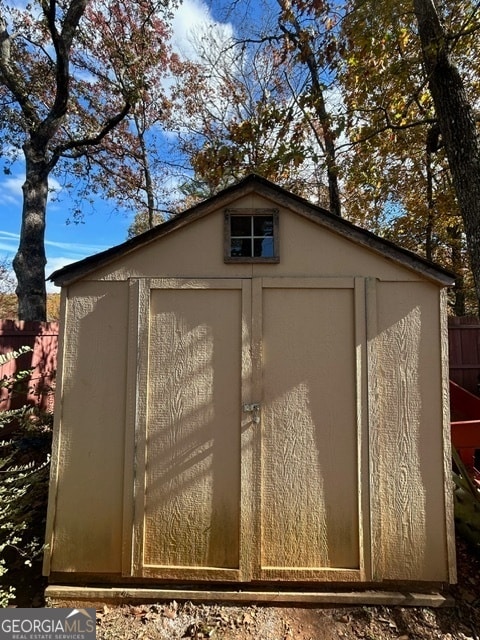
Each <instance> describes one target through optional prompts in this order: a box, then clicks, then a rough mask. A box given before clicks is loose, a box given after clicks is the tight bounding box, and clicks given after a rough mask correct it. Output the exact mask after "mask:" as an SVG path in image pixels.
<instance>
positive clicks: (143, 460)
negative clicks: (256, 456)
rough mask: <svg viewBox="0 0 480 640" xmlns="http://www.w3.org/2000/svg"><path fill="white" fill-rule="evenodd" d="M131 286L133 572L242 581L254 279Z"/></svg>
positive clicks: (148, 282)
mask: <svg viewBox="0 0 480 640" xmlns="http://www.w3.org/2000/svg"><path fill="white" fill-rule="evenodd" d="M136 286H137V291H138V306H137V308H138V314H137V316H136V317H137V318H138V321H137V322H136V324H137V332H136V333H137V335H136V338H137V340H136V342H137V349H138V353H139V361H138V368H137V379H136V388H137V394H136V395H137V397H136V403H135V405H136V407H135V414H136V417H135V421H136V427H135V428H136V434H135V440H136V442H137V451H136V472H135V476H136V477H135V482H134V486H135V513H134V533H133V539H132V543H133V544H132V547H131V549H132V551H133V554H132V556H131V557H132V559H133V565H132V566H131V567H130V572H131V573H133V574H134V575H141V576H145V577H148V576H152V577H153V576H155V577H161V578H167V579H168V578H173V579H175V578H179V579H219V580H222V579H223V580H239V579H242V578H244V577H245V575H244V574H245V569H246V568H245V567H241V564H240V558H241V555H242V554H241V546H242V542H243V540H242V539H244V538H245V537H246V535H248V532H246V531H245V523H248V518H243V519H242V521H243V523H242V524H241V510H243V511H244V510H245V508H246V505H245V500H248V497H247V496H246V495H245V494H243V495H242V483H241V478H242V464H245V463H247V461H248V458H249V457H248V455H247V456H244V457H243V458H242V455H241V451H242V449H243V448H244V446H245V445H246V443H245V442H243V443H242V429H241V420H242V415H241V406H242V401H243V400H244V397H247V396H246V395H245V394H248V389H246V388H245V387H246V386H248V384H249V383H248V380H249V368H250V364H249V358H250V349H249V345H250V337H249V333H250V327H249V318H250V316H251V313H250V308H249V305H250V281H249V280H203V281H202V280H194V281H192V280H188V281H187V280H174V279H169V280H147V281H139V282H138V283H137V285H136ZM132 306H135V303H134V304H133V305H132ZM242 459H243V462H242ZM242 503H243V507H242ZM246 510H247V511H248V507H247V508H246Z"/></svg>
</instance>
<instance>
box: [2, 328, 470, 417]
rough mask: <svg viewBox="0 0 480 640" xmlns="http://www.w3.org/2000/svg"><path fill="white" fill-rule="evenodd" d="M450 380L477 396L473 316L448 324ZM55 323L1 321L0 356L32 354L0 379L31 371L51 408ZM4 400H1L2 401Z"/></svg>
mask: <svg viewBox="0 0 480 640" xmlns="http://www.w3.org/2000/svg"><path fill="white" fill-rule="evenodd" d="M448 324H449V349H450V378H451V380H453V381H454V382H455V383H456V384H458V385H459V386H461V387H463V388H464V389H466V390H467V391H470V393H474V394H476V395H480V388H479V383H480V320H479V319H478V318H476V317H464V318H456V317H450V318H449V321H448ZM57 344H58V322H16V321H13V320H3V321H0V354H1V353H7V352H9V351H17V350H18V349H20V347H22V346H24V345H28V346H30V347H32V349H33V352H31V353H27V354H25V355H23V356H21V357H20V358H18V359H17V360H12V361H11V362H9V363H8V364H6V365H3V366H1V367H0V377H1V378H3V377H4V376H8V375H9V374H11V373H14V372H15V371H22V370H24V369H30V368H33V369H34V372H33V375H32V378H31V390H30V392H29V393H28V396H27V398H28V401H29V402H31V403H34V404H40V405H41V406H43V407H44V408H49V409H51V408H53V394H51V393H50V394H48V395H44V394H42V393H41V391H42V389H43V390H45V389H46V388H48V387H49V386H51V385H52V384H53V383H54V373H55V369H56V362H57ZM5 397H6V391H5V389H2V390H0V408H1V409H5V408H6V406H5V400H4V399H5ZM2 399H3V401H2Z"/></svg>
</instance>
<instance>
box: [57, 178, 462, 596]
mask: <svg viewBox="0 0 480 640" xmlns="http://www.w3.org/2000/svg"><path fill="white" fill-rule="evenodd" d="M51 279H52V280H54V282H55V283H56V284H58V285H61V286H62V320H61V333H60V353H59V359H58V388H57V398H56V407H57V410H56V414H55V438H54V449H53V455H52V476H51V490H50V499H49V512H48V523H47V545H48V546H47V551H46V554H45V564H44V568H45V574H47V575H49V582H50V585H51V586H50V587H49V588H48V589H47V595H49V596H50V597H51V598H52V599H53V600H54V601H62V598H66V599H68V597H69V594H70V596H71V598H78V597H79V596H81V595H82V594H84V595H85V594H89V596H91V595H92V593H93V594H94V595H95V594H97V595H98V594H100V595H102V594H103V597H106V595H108V594H115V593H116V594H123V596H125V595H127V596H128V595H129V594H130V595H132V594H135V593H143V598H144V599H145V597H146V594H148V593H157V594H158V593H165V591H162V589H167V588H168V589H174V590H175V589H176V590H177V592H182V590H183V592H185V593H189V591H188V589H190V588H193V587H192V585H194V586H195V588H196V589H198V590H199V591H200V592H202V589H209V592H212V589H213V590H216V591H215V592H216V593H229V594H230V595H231V594H232V593H234V592H235V593H237V594H242V593H243V594H244V597H248V595H247V596H245V593H247V594H249V593H254V592H257V591H258V592H259V591H262V592H264V593H268V592H270V591H271V590H272V589H273V590H276V591H278V592H283V591H290V592H292V593H293V592H294V591H295V590H296V589H300V590H303V592H304V594H305V593H307V592H308V593H310V594H312V593H313V592H317V593H321V592H324V591H325V590H330V591H332V590H333V591H336V592H337V593H339V594H340V592H344V591H345V590H346V589H350V590H351V589H353V588H359V587H360V588H362V589H364V590H365V588H366V587H367V586H368V587H371V586H372V585H374V586H376V587H377V588H382V589H385V588H386V586H387V585H392V584H393V585H396V587H398V585H407V587H408V588H410V587H411V586H412V585H416V587H417V588H418V585H420V586H421V587H422V588H423V586H425V588H426V589H427V588H431V586H432V585H441V584H447V583H449V582H454V581H455V550H454V535H453V514H452V498H451V489H452V488H451V458H450V437H449V406H448V361H447V319H446V293H445V291H446V287H447V286H449V285H451V284H452V283H453V279H452V275H451V274H450V273H449V272H447V271H445V270H444V269H442V268H440V267H438V266H436V265H433V264H432V263H430V262H428V261H426V260H424V259H423V258H421V257H419V256H417V255H414V254H412V253H410V252H408V251H405V250H403V249H401V248H399V247H398V246H396V245H394V244H392V243H390V242H388V241H386V240H383V239H381V238H379V237H376V236H375V235H373V234H371V233H369V232H367V231H365V230H362V229H360V228H358V227H356V226H354V225H352V224H350V223H349V222H347V221H345V220H343V219H340V218H338V217H336V216H334V215H332V214H330V213H329V212H328V211H325V210H323V209H321V208H319V207H317V206H314V205H312V204H310V203H309V202H307V201H306V200H304V199H302V198H299V197H297V196H295V195H292V194H291V193H289V192H287V191H285V190H283V189H281V188H279V187H278V186H276V185H274V184H272V183H270V182H268V181H266V180H265V179H263V178H259V177H258V176H254V175H252V176H249V177H247V178H246V179H244V180H243V181H241V182H240V183H238V184H237V185H235V186H233V187H230V188H228V189H226V190H225V191H223V192H221V193H219V194H218V195H216V196H215V197H213V198H211V199H209V200H207V201H205V202H203V203H201V204H199V205H196V206H194V207H193V208H191V209H189V210H188V211H186V212H184V213H182V214H181V215H179V216H178V217H176V218H174V219H172V220H169V221H168V222H166V223H164V224H162V225H160V226H158V227H156V228H155V229H153V230H151V231H148V232H147V233H144V234H143V235H141V236H138V237H136V238H134V239H131V240H129V241H127V242H125V243H124V244H121V245H119V246H116V247H113V248H112V249H109V250H107V251H104V252H103V253H100V254H98V255H95V256H92V257H89V258H86V259H85V260H82V261H80V262H77V263H75V264H72V265H70V266H67V267H65V268H63V269H60V270H59V271H56V272H55V273H54V274H53V275H52V276H51ZM89 585H90V586H91V585H95V586H94V587H92V588H91V589H90V590H89ZM187 585H188V588H187ZM102 587H105V588H106V589H107V591H105V590H103V591H102ZM82 589H83V590H84V591H82ZM92 589H93V590H92ZM95 589H96V591H95ZM138 590H140V591H138ZM141 590H143V591H141ZM145 590H146V591H145ZM155 590H157V591H155ZM159 590H160V591H159ZM192 593H193V591H192ZM72 594H76V595H72ZM89 596H88V597H89ZM85 597H86V598H87V599H88V597H87V595H85ZM304 597H306V598H307V600H308V599H309V598H308V597H307V596H304ZM339 597H340V599H341V595H340V596H339Z"/></svg>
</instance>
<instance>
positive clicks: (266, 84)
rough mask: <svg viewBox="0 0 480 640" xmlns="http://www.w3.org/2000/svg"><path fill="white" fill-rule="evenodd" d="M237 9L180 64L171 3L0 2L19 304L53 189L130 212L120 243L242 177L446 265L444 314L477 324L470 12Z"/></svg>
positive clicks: (40, 257)
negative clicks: (20, 204) (54, 176)
mask: <svg viewBox="0 0 480 640" xmlns="http://www.w3.org/2000/svg"><path fill="white" fill-rule="evenodd" d="M251 1H252V0H245V2H244V3H228V2H226V3H224V4H223V5H221V6H223V9H224V10H225V11H226V12H227V13H226V16H227V17H226V21H227V19H228V21H230V24H231V25H233V26H232V28H226V27H225V26H223V27H222V26H221V25H212V24H210V25H209V26H208V27H207V28H205V29H203V30H200V31H197V32H196V33H195V35H194V37H193V38H192V43H191V48H190V50H191V52H192V53H191V54H190V55H189V56H183V57H182V56H181V55H180V54H179V52H174V51H173V47H172V45H171V44H170V37H171V34H172V31H171V27H170V26H169V25H170V23H171V19H172V16H173V10H174V9H175V5H174V4H172V3H169V2H168V1H164V2H155V1H154V0H135V2H126V1H125V0H124V1H123V2H113V1H112V0H91V1H90V2H89V1H88V0H84V1H80V0H70V2H67V1H66V0H62V1H60V0H57V1H54V0H50V1H49V2H47V0H36V1H35V2H34V3H33V4H32V6H31V7H30V8H29V9H28V10H26V11H21V10H18V9H16V8H15V6H14V4H13V2H12V3H10V2H5V0H0V10H1V12H0V16H1V20H3V22H2V27H1V30H2V31H3V37H2V38H1V40H0V114H1V115H2V116H3V118H2V120H1V123H2V124H1V125H0V126H2V127H3V132H4V134H5V135H4V143H5V145H6V146H7V147H8V149H9V151H10V153H11V152H14V153H17V154H18V153H20V152H23V153H24V155H25V159H26V172H27V173H26V175H27V179H26V182H25V187H24V193H25V204H24V213H23V221H24V223H23V226H24V230H23V231H22V240H21V245H20V248H19V253H18V254H17V257H16V259H15V264H16V270H17V274H18V273H20V274H22V270H23V271H25V270H26V264H27V258H25V256H26V255H28V256H30V257H29V258H28V260H31V259H32V256H33V258H34V259H33V261H32V262H31V264H32V265H33V267H31V272H32V273H34V274H36V275H35V283H36V284H35V286H33V284H32V283H33V280H32V279H31V278H30V279H29V280H28V282H27V281H25V282H24V281H23V280H22V278H21V277H19V278H18V280H19V286H18V291H17V292H18V294H19V298H20V300H22V297H24V298H25V297H26V298H28V300H29V301H32V300H35V299H39V298H38V296H37V293H36V292H37V290H38V291H40V285H39V274H40V273H41V270H42V261H43V262H44V254H42V252H41V251H38V252H37V253H35V251H34V250H33V249H32V247H33V246H34V244H35V242H38V246H40V245H41V235H42V233H43V231H42V229H41V226H42V224H43V222H44V213H39V212H41V211H43V212H44V211H45V210H46V194H47V191H48V180H47V179H46V178H48V176H49V175H50V173H52V172H59V171H64V172H65V171H66V172H67V173H64V175H67V176H69V180H70V182H71V183H73V182H74V180H75V179H76V178H81V185H82V189H83V192H82V194H81V195H83V197H87V194H88V193H92V192H93V193H97V194H100V193H102V194H105V195H106V197H107V198H108V199H109V201H110V202H112V208H113V207H115V206H118V207H120V208H122V209H124V210H125V209H130V210H131V211H133V212H134V214H135V221H134V223H133V224H132V225H131V227H130V230H129V233H130V234H135V233H137V232H139V231H141V230H144V229H146V228H150V227H151V226H153V225H154V224H156V223H158V222H159V221H161V220H162V219H165V218H166V217H168V216H170V215H174V214H175V212H176V211H178V210H180V209H181V208H182V207H184V206H188V205H190V204H193V203H194V202H196V201H198V200H200V199H203V198H205V197H208V196H210V195H213V194H214V193H216V192H217V191H218V190H220V189H222V188H223V187H225V186H227V185H229V184H231V183H232V182H233V181H235V180H237V179H239V178H241V177H242V176H244V175H246V174H247V173H250V172H252V171H254V172H256V173H259V174H261V175H263V176H265V177H267V178H269V179H271V180H273V181H275V182H277V183H279V184H280V185H282V186H284V187H286V188H288V189H291V190H292V191H294V192H295V193H298V194H300V195H302V196H304V197H306V198H309V199H310V200H312V201H314V202H316V203H318V204H321V205H322V206H326V207H328V208H330V210H331V211H332V212H334V213H336V214H338V215H342V216H345V217H347V218H348V219H350V220H352V221H353V222H357V223H359V224H361V225H362V226H364V227H367V228H369V229H371V230H373V231H374V232H376V233H378V234H381V235H384V236H386V237H388V238H390V239H392V240H394V241H396V242H398V243H400V244H401V245H403V246H405V247H407V248H409V249H412V250H414V251H416V252H419V253H422V254H424V255H425V256H426V257H427V258H428V259H433V260H436V261H438V262H440V263H441V264H443V265H444V266H446V267H450V268H451V269H452V270H454V271H455V272H456V273H457V275H458V278H457V289H456V292H455V295H454V297H453V298H452V308H453V310H454V312H455V313H457V314H463V313H465V312H466V311H472V310H474V309H475V306H476V305H478V300H480V209H479V207H480V185H479V180H480V170H479V169H480V165H479V162H480V161H479V138H478V116H477V114H478V112H479V104H478V100H479V98H478V96H479V92H478V88H479V80H480V73H479V70H478V65H477V64H476V61H477V60H478V56H479V54H480V51H479V47H480V43H479V39H478V37H477V31H478V28H479V26H480V23H479V8H478V6H477V4H476V3H474V2H472V1H471V0H448V1H446V2H443V3H442V4H441V5H437V4H436V3H435V2H434V0H400V1H398V2H397V1H394V0H386V1H385V2H382V3H381V4H380V5H379V4H378V3H374V2H373V0H361V1H360V0H344V1H343V2H336V3H330V2H328V1H324V0H315V1H313V2H305V1H304V0H265V2H263V3H262V5H261V6H260V5H258V4H255V5H254V4H253V3H252V5H251V6H250V7H249V2H251ZM249 9H250V10H249ZM240 12H242V13H241V15H240ZM217 15H218V12H217ZM249 15H250V16H251V19H249ZM66 80H68V82H67V84H65V81H66ZM42 145H43V146H42ZM22 149H23V151H22ZM32 176H33V177H32ZM40 178H41V179H40ZM35 180H37V182H36V184H37V187H40V188H36V189H30V188H29V185H31V184H33V183H34V181H35ZM67 182H68V180H67ZM42 207H43V209H42ZM70 215H73V216H74V217H75V209H73V211H71V212H70ZM42 216H43V217H42ZM32 229H34V230H35V232H34V233H33V232H32ZM29 230H30V231H29ZM32 233H33V235H32ZM30 237H32V238H33V239H34V240H32V242H30V240H28V238H30ZM29 242H30V244H29ZM29 265H30V263H29ZM35 265H36V266H35ZM29 268H30V267H29ZM473 282H474V283H475V286H476V293H473V292H474V287H473V285H472V283H473ZM27 291H29V293H28V295H27V293H26V292H27ZM36 296H37V298H36ZM21 304H22V303H21ZM36 304H37V303H36ZM41 308H42V305H41V304H40V306H38V305H37V306H36V307H35V305H34V309H36V310H34V311H28V313H26V314H25V312H22V314H23V315H24V317H26V316H27V315H28V314H30V316H31V317H32V314H33V315H38V314H39V313H40V312H41Z"/></svg>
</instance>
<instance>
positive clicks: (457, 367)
mask: <svg viewBox="0 0 480 640" xmlns="http://www.w3.org/2000/svg"><path fill="white" fill-rule="evenodd" d="M448 342H449V353H450V380H453V382H455V383H456V384H458V385H459V386H460V387H463V388H464V389H466V390H467V391H469V392H470V393H474V394H475V395H480V320H479V319H478V318H477V317H474V316H466V317H463V318H456V317H450V318H449V319H448ZM479 417H480V416H479Z"/></svg>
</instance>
